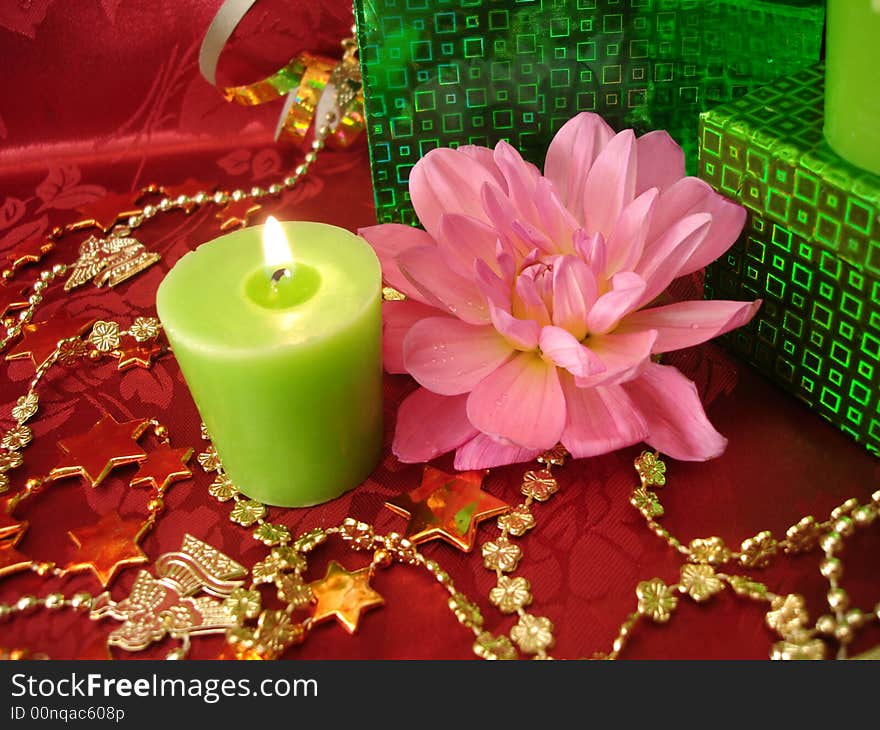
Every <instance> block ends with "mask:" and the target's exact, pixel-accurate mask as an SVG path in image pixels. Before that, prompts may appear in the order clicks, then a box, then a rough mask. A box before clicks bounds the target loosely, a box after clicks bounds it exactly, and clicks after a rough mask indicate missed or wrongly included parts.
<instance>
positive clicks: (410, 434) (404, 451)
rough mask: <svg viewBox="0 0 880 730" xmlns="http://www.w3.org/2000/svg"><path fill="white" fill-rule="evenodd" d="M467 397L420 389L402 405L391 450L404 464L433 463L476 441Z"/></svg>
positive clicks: (398, 412) (398, 411)
mask: <svg viewBox="0 0 880 730" xmlns="http://www.w3.org/2000/svg"><path fill="white" fill-rule="evenodd" d="M466 402H467V397H466V396H464V395H457V396H452V397H450V396H445V395H437V394H436V393H432V392H431V391H430V390H426V389H425V388H419V389H418V390H416V391H415V392H413V393H411V394H410V395H409V396H408V397H407V398H406V399H405V400H404V401H403V403H401V404H400V407H399V408H398V410H397V427H396V429H395V431H394V442H393V444H392V446H391V450H392V451H393V452H394V455H395V456H396V457H397V458H398V459H400V460H401V461H403V462H405V463H408V464H412V463H417V462H420V461H429V460H430V459H433V458H434V457H436V456H440V455H441V454H445V453H446V452H447V451H451V450H452V449H455V448H457V447H459V446H461V445H462V444H463V443H465V442H467V441H468V440H469V439H471V438H473V437H474V436H475V435H476V433H477V429H475V428H474V427H473V426H472V425H471V423H470V421H468V419H467V413H466V411H465V404H466Z"/></svg>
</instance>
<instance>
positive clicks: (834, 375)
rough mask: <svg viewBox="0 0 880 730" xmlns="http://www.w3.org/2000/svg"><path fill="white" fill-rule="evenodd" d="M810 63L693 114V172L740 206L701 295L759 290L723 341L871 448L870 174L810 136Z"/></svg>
mask: <svg viewBox="0 0 880 730" xmlns="http://www.w3.org/2000/svg"><path fill="white" fill-rule="evenodd" d="M823 81H824V70H823V68H822V67H821V66H816V67H813V68H810V69H806V70H804V71H802V72H799V73H797V74H794V75H792V76H788V77H785V78H783V79H780V80H778V81H777V82H775V83H773V84H771V85H769V86H767V87H764V88H762V89H759V90H757V91H755V92H753V93H751V94H748V95H747V96H744V97H742V98H741V99H738V100H736V101H734V102H732V103H730V104H726V105H723V106H719V107H717V108H716V109H713V110H712V111H709V112H706V113H704V114H703V115H702V117H701V120H700V149H699V153H700V154H699V175H700V177H702V178H703V179H705V180H706V181H708V182H709V183H710V184H711V185H712V186H713V187H714V188H715V189H716V190H718V191H719V192H721V193H723V194H724V195H727V196H729V197H731V198H733V199H735V200H737V201H738V202H740V203H742V204H743V205H744V206H745V207H746V208H747V209H748V211H749V215H748V220H747V223H746V227H745V230H744V232H743V235H742V236H741V237H740V239H739V241H738V242H737V243H736V245H735V246H734V247H733V248H731V249H730V251H728V253H727V254H725V255H724V256H723V257H722V258H720V259H719V260H718V261H717V262H715V263H714V264H713V265H711V266H710V267H709V268H708V269H707V270H706V295H707V296H708V297H710V298H717V299H750V298H756V297H761V298H762V299H764V305H763V307H762V308H761V310H760V311H759V312H758V314H757V316H756V317H755V319H754V320H753V321H752V322H751V323H750V324H749V326H748V327H744V328H742V329H740V330H736V331H734V332H732V333H730V334H728V335H726V336H725V340H726V342H727V344H728V345H729V346H730V347H731V348H732V349H733V351H734V352H736V353H738V354H740V355H742V356H743V357H744V358H746V359H747V360H748V361H749V362H751V363H752V364H754V365H755V367H757V368H758V369H759V370H760V371H761V372H763V373H765V374H766V375H768V376H770V377H771V378H772V379H773V380H775V381H776V382H777V383H779V384H780V385H782V386H783V387H784V388H785V389H786V390H788V391H790V392H792V393H794V394H795V395H796V396H797V397H798V398H800V399H801V400H803V401H804V402H806V403H807V404H808V405H810V407H811V408H813V410H815V411H816V412H817V413H819V414H821V415H822V416H824V417H825V418H827V419H828V420H829V421H831V422H832V423H834V424H836V425H837V426H838V427H839V428H841V429H842V430H843V431H845V432H846V433H848V434H849V435H850V436H852V437H853V438H854V439H856V440H857V441H858V442H860V443H862V444H864V445H865V446H866V447H867V448H868V449H869V450H870V451H872V452H874V453H878V452H880V177H878V176H876V175H872V174H871V173H869V172H865V171H863V170H861V169H859V168H857V167H854V166H853V165H850V164H849V163H847V162H846V161H845V160H843V159H842V158H841V157H838V156H837V155H836V154H835V153H834V152H833V151H832V150H831V148H830V147H828V145H827V143H826V142H825V140H824V139H823V136H822V126H823Z"/></svg>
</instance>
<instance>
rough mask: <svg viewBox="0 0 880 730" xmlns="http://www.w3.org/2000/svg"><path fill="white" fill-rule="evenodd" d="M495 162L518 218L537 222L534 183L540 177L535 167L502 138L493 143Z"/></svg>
mask: <svg viewBox="0 0 880 730" xmlns="http://www.w3.org/2000/svg"><path fill="white" fill-rule="evenodd" d="M493 157H494V160H495V164H496V165H497V166H498V169H499V170H501V174H502V175H503V176H504V180H505V181H506V183H507V195H508V197H509V198H510V200H511V202H512V203H513V204H514V206H515V207H516V209H517V211H518V213H519V216H518V217H520V218H523V219H524V220H527V221H529V222H530V223H537V222H538V216H537V212H536V211H535V203H534V197H535V185H536V184H537V182H538V180H539V179H540V177H541V173H540V171H539V170H538V168H537V167H535V166H534V165H533V164H532V163H531V162H526V161H525V160H524V159H523V158H522V155H520V153H519V151H518V150H517V149H516V148H515V147H513V146H512V145H510V144H508V143H507V142H505V141H504V140H501V141H499V142H498V144H496V145H495V152H494V154H493Z"/></svg>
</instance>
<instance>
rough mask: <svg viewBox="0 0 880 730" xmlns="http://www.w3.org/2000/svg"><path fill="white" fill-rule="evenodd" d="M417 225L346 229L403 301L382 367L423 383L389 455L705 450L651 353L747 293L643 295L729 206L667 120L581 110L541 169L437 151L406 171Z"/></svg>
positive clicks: (716, 248)
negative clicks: (663, 123)
mask: <svg viewBox="0 0 880 730" xmlns="http://www.w3.org/2000/svg"><path fill="white" fill-rule="evenodd" d="M410 195H411V197H412V203H413V206H414V208H415V211H416V214H417V215H418V217H419V220H420V221H421V223H422V225H423V226H424V228H425V230H419V229H416V228H412V227H410V226H405V225H399V224H385V225H378V226H373V227H370V228H366V229H363V230H361V231H360V233H361V235H363V236H364V238H366V239H367V241H369V242H370V244H371V245H372V246H373V248H374V249H375V250H376V253H377V254H378V256H379V259H380V261H381V263H382V270H383V273H384V278H385V281H386V283H387V284H388V285H389V286H392V287H394V288H396V289H398V290H400V291H401V292H403V293H404V294H406V296H407V297H408V298H407V299H406V300H405V301H393V302H387V303H386V304H385V305H384V307H385V309H384V313H383V316H384V344H383V349H384V358H385V367H386V369H387V370H388V371H389V372H392V373H409V374H410V375H412V377H413V378H415V379H416V380H417V381H418V383H419V384H420V385H421V386H422V387H420V388H419V389H418V390H416V391H415V392H414V393H412V394H411V395H410V396H409V397H408V398H407V399H406V400H405V401H404V402H403V403H402V404H401V406H400V410H399V412H398V418H397V430H396V432H395V435H394V446H393V449H394V453H395V454H396V455H397V456H398V458H399V459H401V461H405V462H420V461H427V460H429V459H432V458H434V457H436V456H439V455H440V454H443V453H446V452H448V451H451V450H452V449H455V450H456V452H455V467H456V468H457V469H479V468H486V467H491V466H498V465H501V464H509V463H513V462H518V461H527V460H530V459H532V458H534V457H535V456H536V455H538V454H539V453H540V452H542V451H544V450H546V449H548V448H550V447H552V446H554V445H556V444H557V443H559V442H560V441H561V442H562V444H563V445H564V446H565V447H566V448H567V449H568V450H569V451H570V452H571V454H572V455H573V456H575V457H586V456H595V455H597V454H603V453H606V452H608V451H612V450H614V449H618V448H621V447H624V446H629V445H631V444H635V443H638V442H640V441H645V442H647V443H648V444H650V445H651V446H652V447H654V448H655V449H658V450H659V451H661V452H663V453H664V454H667V455H669V456H671V457H673V458H677V459H686V460H704V459H709V458H712V457H714V456H718V455H719V454H720V453H721V452H722V451H723V450H724V448H725V445H726V443H727V441H726V439H725V438H724V437H723V436H721V434H719V433H718V432H717V431H716V430H715V429H714V428H713V426H712V424H711V423H709V420H708V419H707V418H706V414H705V412H704V411H703V406H702V404H701V403H700V399H699V396H698V395H697V390H696V387H695V386H694V384H693V383H692V382H691V381H690V380H688V379H687V378H686V377H685V376H684V375H682V374H681V373H680V372H679V371H678V370H676V369H675V368H673V367H670V366H666V365H660V364H657V363H655V362H654V361H652V359H651V356H652V355H657V354H660V353H663V352H668V351H670V350H677V349H680V348H683V347H688V346H690V345H696V344H698V343H700V342H704V341H706V340H708V339H710V338H712V337H715V336H716V335H719V334H721V333H723V332H726V331H728V330H730V329H733V328H734V327H739V326H740V325H742V324H744V323H746V322H748V321H749V319H751V318H752V316H753V315H754V314H755V312H756V310H757V309H758V306H759V305H760V302H730V301H688V302H681V303H677V304H666V305H665V306H654V305H655V304H656V300H657V298H658V296H659V295H660V294H661V293H662V292H663V291H664V290H665V289H666V287H668V286H669V284H670V282H671V281H672V280H673V279H675V278H676V277H679V276H684V275H686V274H690V273H692V272H694V271H696V270H698V269H700V268H702V267H703V266H705V265H706V264H707V263H709V262H710V261H712V260H713V259H715V258H717V257H718V256H720V255H721V254H722V253H724V252H725V251H726V250H727V249H728V248H729V247H730V245H731V244H732V243H733V242H734V241H735V240H736V238H737V236H738V235H739V233H740V230H741V229H742V226H743V222H744V220H745V210H744V209H743V208H742V207H740V206H739V205H736V204H734V203H732V202H730V201H729V200H726V199H725V198H723V197H722V196H720V195H718V194H717V193H715V192H714V191H713V190H712V189H711V188H710V187H709V186H708V185H707V184H706V183H704V182H702V181H701V180H698V179H697V178H694V177H685V174H684V154H683V152H682V150H681V148H680V147H679V146H678V145H677V144H676V143H675V142H674V141H673V140H672V138H671V137H670V136H669V135H668V134H666V133H665V132H650V133H648V134H645V135H643V136H642V137H639V138H638V139H636V137H635V135H634V134H633V132H632V130H625V131H623V132H620V133H618V134H615V133H614V131H613V130H612V129H611V128H610V127H609V126H608V125H607V124H606V123H605V122H604V121H603V120H602V119H601V118H600V117H599V116H597V115H595V114H580V115H578V116H576V117H574V118H573V119H571V120H570V121H569V122H568V123H566V124H565V126H564V127H563V128H562V129H560V130H559V133H558V134H557V135H556V137H555V138H554V139H553V142H552V143H551V144H550V148H549V150H548V151H547V159H546V163H545V169H544V174H543V175H541V173H540V171H539V170H538V169H537V168H536V167H535V166H534V165H532V164H530V163H527V162H525V161H524V160H523V159H522V157H520V155H519V153H518V152H517V151H516V150H515V149H514V148H513V147H511V146H510V145H509V144H506V143H504V142H499V143H498V145H497V146H496V147H495V149H494V150H490V149H486V148H483V147H472V146H471V147H460V148H458V149H455V150H452V149H435V150H432V151H431V152H429V153H428V154H427V155H425V156H424V157H423V158H422V159H421V160H420V161H419V162H418V163H417V164H416V165H415V167H414V168H413V170H412V173H411V174H410Z"/></svg>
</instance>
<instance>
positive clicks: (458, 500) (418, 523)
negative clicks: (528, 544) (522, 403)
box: [385, 466, 510, 552]
mask: <svg viewBox="0 0 880 730" xmlns="http://www.w3.org/2000/svg"><path fill="white" fill-rule="evenodd" d="M484 476H485V472H482V471H465V472H461V473H460V474H447V473H446V472H444V471H440V470H439V469H435V468H433V467H430V466H426V467H425V473H424V475H423V476H422V483H421V484H420V485H419V487H418V488H416V489H414V490H413V491H411V492H407V493H406V494H401V495H400V496H398V497H395V498H394V499H390V500H388V501H387V502H386V503H385V506H386V507H388V509H390V510H391V511H392V512H395V513H397V514H399V515H400V516H401V517H408V518H409V524H408V525H407V526H406V537H408V538H409V539H410V540H412V541H413V542H414V543H416V544H418V543H422V542H426V541H427V540H433V539H435V538H440V539H441V540H444V541H446V542H448V543H449V544H450V545H454V546H455V547H457V548H458V549H459V550H463V551H465V552H470V551H471V550H472V549H473V547H474V542H475V540H476V533H477V523H478V522H481V521H482V520H487V519H489V518H490V517H495V516H496V515H500V514H503V513H504V512H507V511H508V510H509V509H510V505H508V504H507V503H506V502H502V501H501V500H500V499H496V498H495V497H493V496H492V495H491V494H487V493H486V492H484V491H483V490H482V487H481V485H482V483H483V478H484Z"/></svg>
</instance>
